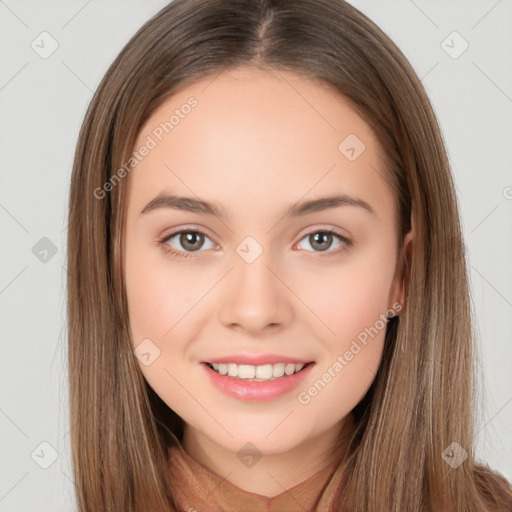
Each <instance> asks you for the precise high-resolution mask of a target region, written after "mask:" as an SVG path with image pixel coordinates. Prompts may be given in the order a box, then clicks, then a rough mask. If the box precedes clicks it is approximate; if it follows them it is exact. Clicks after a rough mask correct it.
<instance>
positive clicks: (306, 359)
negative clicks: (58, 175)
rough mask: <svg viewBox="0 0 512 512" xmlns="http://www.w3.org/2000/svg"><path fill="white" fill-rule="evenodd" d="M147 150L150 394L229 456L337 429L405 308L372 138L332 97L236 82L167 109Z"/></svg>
mask: <svg viewBox="0 0 512 512" xmlns="http://www.w3.org/2000/svg"><path fill="white" fill-rule="evenodd" d="M190 98H193V99H190ZM187 105H188V106H187ZM173 116H174V117H173ZM166 123H167V124H166ZM142 147H146V148H147V150H144V149H141V150H140V151H139V154H140V155H142V156H141V160H140V162H139V163H138V164H137V165H136V166H134V167H133V170H132V171H131V173H130V175H129V178H128V179H129V180H130V183H129V185H130V190H129V195H128V197H127V201H128V203H127V222H126V232H125V236H126V253H125V272H126V274H125V278H126V287H127V295H128V304H129V317H130V328H131V332H132V337H133V344H134V346H133V348H134V349H136V351H135V353H136V355H138V358H139V359H138V362H139V365H140V369H141V371H142V373H143V375H144V377H145V379H146V380H147V381H148V383H149V384H150V385H151V387H152V388H153V389H154V390H155V391H156V393H157V394H158V395H159V396H160V397H161V398H162V400H163V401H164V402H165V403H166V404H167V405H168V406H169V407H170V408H172V409H173V410H174V411H176V412H177V413H178V414H179V415H180V416H181V417H182V418H183V420H184V422H185V425H186V431H187V432H188V435H194V434H195V435H197V436H199V435H201V436H203V437H205V438H208V440H209V441H210V442H211V443H212V444H215V445H217V446H220V447H222V448H223V449H226V450H230V451H233V452H236V451H238V450H239V449H240V447H241V446H243V445H245V443H247V442H249V441H250V442H251V443H253V444H254V445H255V446H256V447H257V448H258V449H259V450H260V451H261V452H262V453H264V454H265V453H268V454H271V453H282V452H286V451H288V450H291V449H293V448H294V447H297V446H299V445H304V444H306V443H308V442H309V441H311V440H312V439H315V438H319V437H321V436H322V435H323V434H325V433H326V432H332V431H333V430H335V429H336V426H337V425H340V424H341V423H342V421H343V419H344V418H345V417H346V416H347V414H349V412H350V411H351V410H352V409H353V408H354V406H355V405H356V404H357V403H358V402H359V401H360V400H361V399H362V398H363V396H364V394H365V393H366V391H367V390H368V388H369V387H370V384H371V383H372V381H373V379H374V376H375V373H376V371H377V368H378V366H379V363H380V360H381V356H382V351H383V345H384V337H385V330H386V313H393V312H394V313H398V312H399V311H400V308H401V306H400V304H399V302H400V301H401V299H402V296H401V292H402V290H401V277H402V275H401V272H402V265H401V264H398V263H399V261H401V260H400V259H399V254H398V253H397V250H396V247H397V232H396V229H395V225H396V205H395V198H394V194H393V191H392V190H391V189H390V187H389V185H388V183H387V182H386V181H385V180H384V179H383V176H384V174H385V170H384V166H383V159H382V153H381V149H380V147H379V144H378V141H377V139H376V138H375V136H374V134H373V133H372V132H371V130H370V129H369V127H368V125H367V124H366V123H365V122H364V121H363V120H362V119H361V118H360V117H359V116H358V115H357V114H356V113H355V111H354V110H352V109H351V108H350V107H349V105H348V104H347V103H346V102H345V101H344V100H343V98H342V97H340V96H339V95H337V94H335V93H334V92H333V91H332V90H330V89H328V88H327V87H326V86H321V85H319V84H318V83H316V84H315V83H313V82H311V81H309V80H307V79H304V78H301V77H299V76H298V75H295V74H292V73H288V72H282V71H280V72H279V73H275V72H270V71H263V70H260V69H255V68H254V69H253V68H238V69H236V70H230V71H227V72H224V73H222V74H220V75H218V76H217V77H216V78H215V77H209V78H207V79H204V80H201V81H200V82H196V83H195V84H193V85H191V86H187V87H186V88H184V89H183V90H181V91H180V92H179V93H177V94H174V95H173V96H172V97H170V98H169V99H167V100H166V101H165V102H164V103H163V104H162V105H161V106H160V107H159V108H158V109H157V110H156V111H155V112H154V113H153V115H152V116H151V117H150V119H149V120H148V121H147V123H146V124H145V126H144V127H143V129H142V130H141V132H140V134H139V136H138V139H137V142H136V144H135V148H134V149H135V150H139V149H140V148H142ZM165 196H169V197H167V199H165ZM171 196H173V198H172V199H171V198H170V197H171ZM180 197H181V198H182V197H187V198H190V200H188V201H187V200H181V201H180V200H179V198H180ZM155 198H160V199H159V200H158V201H153V200H154V199H155ZM323 198H335V199H332V200H324V201H321V199H323ZM202 202H206V203H208V204H207V205H204V204H203V203H202ZM148 205H149V206H148ZM406 242H407V240H406ZM207 363H215V365H216V366H215V367H214V368H217V370H218V371H219V372H220V373H218V372H217V371H215V369H212V368H211V367H210V365H208V364H207ZM297 364H298V366H296V365H297ZM301 365H304V366H303V367H302V369H301ZM297 370H298V372H297ZM226 371H227V372H228V374H227V375H221V373H225V372H226ZM283 371H284V375H283ZM292 372H297V373H293V374H292ZM288 373H290V375H288ZM270 375H272V379H271V380H267V379H268V378H269V377H270ZM281 375H282V376H281ZM251 377H253V378H257V379H263V380H261V381H260V380H252V381H251V380H248V379H250V378H251Z"/></svg>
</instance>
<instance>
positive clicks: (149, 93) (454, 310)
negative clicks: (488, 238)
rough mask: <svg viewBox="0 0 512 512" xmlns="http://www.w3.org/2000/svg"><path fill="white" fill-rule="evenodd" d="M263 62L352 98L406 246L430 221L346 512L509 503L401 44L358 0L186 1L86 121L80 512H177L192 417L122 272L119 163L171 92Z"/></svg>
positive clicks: (74, 414) (430, 124) (411, 268)
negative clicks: (158, 378)
mask: <svg viewBox="0 0 512 512" xmlns="http://www.w3.org/2000/svg"><path fill="white" fill-rule="evenodd" d="M248 65H256V66H261V67H267V68H272V69H275V70H286V71H292V72H294V73H297V74H299V75H302V76H305V77H308V78H310V79H315V80H318V83H325V84H328V85H330V86H332V87H333V88H334V89H335V90H336V91H338V92H339V93H340V95H342V96H343V97H344V98H345V99H347V100H348V101H349V102H350V104H351V105H352V106H353V108H354V109H355V110H356V111H357V112H358V114H359V115H360V116H361V117H362V118H363V119H365V120H366V121H367V122H368V123H369V124H370V125H371V126H372V128H373V129H374V131H375V133H376V136H377V138H378V140H379V141H380V143H381V145H382V148H383V150H384V153H385V155H386V160H387V165H386V172H387V177H388V178H389V179H390V180H391V183H392V184H393V189H394V190H395V192H396V204H397V209H398V211H399V219H400V226H399V227H400V229H399V235H400V236H399V240H398V243H399V246H401V242H402V238H403V235H404V234H405V233H406V232H407V231H408V230H409V229H410V228H411V227H412V228H413V229H414V232H415V240H414V248H413V251H412V253H411V254H410V255H409V260H408V265H407V268H408V271H407V276H406V290H407V293H406V299H405V303H406V307H405V310H404V311H403V312H402V314H401V316H400V317H396V318H393V319H392V320H391V321H390V323H389V325H388V330H387V333H386V341H385V348H384V354H383V359H382V362H381V365H380V368H379V371H378V373H377V375H376V376H375V380H374V382H373V384H372V386H371V388H370V389H369V391H368V393H367V394H366V396H365V397H364V399H363V400H362V401H361V402H360V403H359V404H358V405H357V406H356V408H355V409H354V411H353V413H354V417H355V418H356V420H357V429H356V432H355V434H354V436H353V438H352V440H351V444H350V447H349V450H348V452H347V458H346V459H345V462H346V463H347V470H346V473H345V481H344V486H343V489H341V488H340V489H338V494H337V496H336V497H335V504H334V507H333V510H342V509H343V510H346V511H351V512H352V511H354V512H362V511H364V512H377V511H378V512H382V511H391V510H393V511H396V512H413V511H436V512H438V511H440V510H443V511H455V510H463V511H465V512H469V511H475V512H476V511H491V510H492V511H495V510H505V499H506V496H505V495H506V494H508V496H509V498H510V499H512V490H511V489H510V486H508V485H507V482H506V480H505V479H504V478H503V477H502V476H501V475H500V474H499V473H497V472H493V471H492V470H491V469H490V468H489V467H488V466H487V465H485V464H478V463H477V462H476V461H475V458H474V435H475V432H474V429H473V428H474V427H473V425H474V415H475V411H476V403H475V402H474V397H475V395H476V393H475V381H476V379H475V376H476V375H477V374H476V371H475V368H476V365H475V361H476V358H475V342H474V338H475V336H474V333H473V328H472V323H471V314H472V306H471V302H470V295H469V290H468V277H467V268H466V262H465V252H464V244H463V239H462V233H461V227H460V223H459V214H458V206H457V200H456V195H455V191H454V184H453V181H452V176H451V172H450V166H449V161H448V158H447V154H446V151H445V147H444V143H443V139H442V135H441V133H440V129H439V126H438V122H437V120H436V117H435V114H434V112H433V109H432V106H431V104H430V102H429V99H428V98H427V95H426V93H425V90H424V88H423V86H422V84H421V82H420V80H419V78H418V76H417V75H416V73H415V72H414V70H413V69H412V67H411V65H410V64H409V62H408V61H407V59H406V58H405V57H404V55H403V54H402V52H401V51H400V50H399V49H398V48H397V47H396V45H395V44H394V43H393V42H392V41H391V40H390V39H389V38H388V37H387V36H386V35H385V34H384V33H383V32H382V30H380V29H379V28H378V27H377V26H376V25H375V24H374V23H373V22H372V21H371V20H370V19H368V18H367V17H366V16H365V15H363V14H362V13H361V12H359V11H358V10H357V9H356V8H354V7H352V6H351V5H350V4H348V3H346V2H344V1H343V0H175V1H174V2H172V3H171V4H169V5H168V6H166V7H165V8H163V9H162V10H161V11H160V12H158V13H157V14H156V15H155V16H154V17H153V18H152V19H150V20H149V21H148V22H147V23H146V24H145V25H144V26H143V27H142V28H140V30H139V31H138V32H137V33H136V34H135V35H134V36H133V37H132V39H131V40H130V41H129V42H128V43H127V44H126V46H125V47H124V48H123V50H122V51H121V53H120V54H119V56H118V57H117V58H116V59H115V61H114V62H113V63H112V65H111V66H110V68H109V70H108V72H107V73H106V75H105V77H104V78H103V80H102V81H101V83H100V85H99V87H98V89H97V91H96V93H95V95H94V97H93V99H92V101H91V103H90V106H89V109H88V111H87V114H86V117H85V120H84V122H83V125H82V129H81V132H80V136H79V140H78V143H77V148H76V154H75V160H74V167H73V174H72V178H71V186H70V195H69V219H68V220H69V225H68V246H67V258H68V281H67V294H68V295H67V299H68V301H67V317H68V343H69V347H68V348H69V385H70V422H71V428H72V430H71V447H72V463H73V470H74V477H75V490H76V496H77V503H78V510H79V511H80V512H86V511H87V512H107V511H109V512H110V511H123V512H129V511H132V512H136V511H137V512H140V511H143V510H148V511H149V510H151V511H164V510H165V511H169V510H178V508H177V504H176V502H175V498H174V494H173V487H172V482H170V481H169V466H168V451H167V450H168V447H169V446H170V445H171V444H172V443H173V437H176V438H178V439H179V438H180V436H181V434H182V422H181V418H179V417H178V415H177V414H176V413H174V411H172V410H171V409H170V408H168V407H167V405H166V404H165V403H164V402H163V401H162V400H161V399H160V398H159V397H158V396H157V395H156V393H155V392H154V391H153V390H152V389H151V388H150V387H149V385H148V384H147V382H146V381H145V380H144V378H143V376H142V374H141V372H140V369H139V367H138V365H137V362H136V360H135V357H134V354H133V350H132V343H131V335H130V330H129V321H128V308H127V301H126V290H125V286H124V274H123V254H124V252H123V251H124V240H123V236H122V235H123V228H124V223H125V213H126V193H127V190H128V189H127V186H128V178H126V179H119V176H120V174H121V173H119V172H118V171H119V169H121V168H122V167H123V165H124V163H125V162H127V161H128V159H129V158H130V155H131V152H132V151H133V145H134V143H135V140H136V136H137V134H138V132H139V130H140V129H141V127H142V126H143V124H144V122H145V121H146V120H147V119H148V117H149V116H150V114H151V113H152V112H153V111H154V110H155V108H156V107H158V106H159V105H160V104H161V103H162V101H163V100H164V99H166V98H168V97H169V95H171V94H173V93H174V92H176V91H177V90H178V89H182V88H183V87H185V86H186V85H187V84H190V83H192V82H194V81H195V80H197V79H200V78H204V77H207V76H209V75H211V76H212V77H213V76H214V75H215V74H217V73H220V72H222V71H223V70H225V69H228V68H233V67H236V66H248ZM199 108H200V106H199ZM125 172H127V171H125ZM114 179H117V181H116V182H115V183H114V186H111V187H106V186H105V184H106V183H113V182H112V180H114ZM95 191H96V192H95ZM105 191H107V192H105ZM454 442H456V443H458V445H460V447H461V448H462V449H464V450H465V452H467V459H466V460H465V461H464V462H463V463H462V464H461V465H460V466H459V467H457V468H453V467H451V466H450V465H449V464H448V463H447V462H446V449H447V448H449V447H450V445H452V443H454ZM452 447H453V445H452ZM456 449H459V448H458V447H457V446H456ZM498 489H501V494H499V492H498Z"/></svg>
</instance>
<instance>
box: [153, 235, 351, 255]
mask: <svg viewBox="0 0 512 512" xmlns="http://www.w3.org/2000/svg"><path fill="white" fill-rule="evenodd" d="M183 233H199V234H201V235H204V236H205V237H207V238H210V237H209V236H208V235H207V234H206V233H205V232H204V231H201V230H200V229H181V230H179V231H174V232H173V233H171V234H169V235H166V236H165V237H164V238H162V239H160V240H159V241H158V244H159V245H160V246H161V247H162V249H163V250H164V251H165V252H166V253H169V254H171V255H172V256H176V257H178V258H193V257H194V256H193V255H192V252H187V251H176V250H174V249H173V248H172V247H170V246H169V245H168V244H167V242H168V241H169V240H171V239H172V238H174V237H175V236H176V235H180V234H183ZM316 233H327V234H332V235H334V236H336V237H337V238H338V239H340V241H341V242H343V244H344V245H343V246H342V247H341V248H338V249H336V250H334V251H329V250H326V251H325V253H326V254H323V252H324V251H308V252H316V253H318V254H319V255H320V256H321V257H329V256H332V255H335V254H339V253H341V252H342V251H344V250H346V249H347V248H349V247H351V246H352V245H353V244H352V241H351V240H349V239H348V238H346V237H345V236H343V235H342V234H341V233H339V232H338V231H336V230H333V229H316V230H314V231H310V232H309V233H306V234H305V235H304V236H303V237H302V238H301V239H300V240H299V242H300V241H302V240H303V239H304V238H306V237H307V236H309V235H313V234H316ZM302 250H303V249H302ZM197 252H202V251H197Z"/></svg>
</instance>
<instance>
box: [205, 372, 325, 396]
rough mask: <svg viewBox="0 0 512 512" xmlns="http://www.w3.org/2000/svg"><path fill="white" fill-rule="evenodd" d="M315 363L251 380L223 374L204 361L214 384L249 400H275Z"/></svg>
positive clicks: (228, 392) (302, 376)
mask: <svg viewBox="0 0 512 512" xmlns="http://www.w3.org/2000/svg"><path fill="white" fill-rule="evenodd" d="M314 364H315V363H308V364H307V365H306V366H305V367H304V368H303V369H302V370H301V371H300V372H297V373H294V374H293V375H285V376H283V377H279V378H278V379H274V380H268V381H259V382H258V381H250V380H243V379H236V378H234V377H229V376H228V375H221V374H220V373H217V372H216V371H215V370H212V369H211V368H210V367H209V366H208V365H207V364H206V363H202V364H201V366H203V367H204V369H205V371H206V373H207V375H208V377H209V378H210V380H211V382H212V384H213V385H214V386H215V387H217V388H218V389H220V390H221V391H223V392H224V393H226V394H227V395H229V396H232V397H234V398H238V399H240V400H246V401H248V402H263V401H266V400H274V399H275V398H279V397H280V396H282V395H284V394H286V393H288V392H290V391H291V390H292V389H294V388H296V387H297V386H298V385H299V384H300V383H301V382H302V381H303V380H304V379H305V378H306V377H307V376H308V374H309V372H310V371H311V368H312V367H313V366H314Z"/></svg>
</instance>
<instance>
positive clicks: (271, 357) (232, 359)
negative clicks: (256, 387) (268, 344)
mask: <svg viewBox="0 0 512 512" xmlns="http://www.w3.org/2000/svg"><path fill="white" fill-rule="evenodd" d="M203 362H204V363H219V364H220V363H224V364H228V363H236V364H250V365H252V366H263V365H264V364H276V363H292V364H301V363H302V364H307V363H311V361H310V360H306V359H297V358H295V357H289V356H285V355H279V354H262V355H259V356H250V355H249V356H248V355H243V354H238V355H232V356H226V357H217V358H214V359H205V360H204V361H203Z"/></svg>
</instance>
